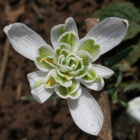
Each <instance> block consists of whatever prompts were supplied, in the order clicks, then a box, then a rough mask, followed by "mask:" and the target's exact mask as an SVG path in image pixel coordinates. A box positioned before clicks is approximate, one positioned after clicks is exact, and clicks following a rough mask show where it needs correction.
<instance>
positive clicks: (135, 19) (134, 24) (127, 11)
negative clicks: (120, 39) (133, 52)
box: [92, 2, 140, 40]
mask: <svg viewBox="0 0 140 140" xmlns="http://www.w3.org/2000/svg"><path fill="white" fill-rule="evenodd" d="M92 17H94V18H99V19H100V20H103V19H105V18H108V17H119V18H123V19H127V20H128V21H129V27H128V32H127V35H126V37H125V40H126V39H131V38H133V37H135V36H136V35H137V34H138V33H139V32H140V11H139V9H137V8H136V7H135V6H134V4H133V3H130V2H121V3H120V2H119V3H115V4H111V5H109V6H106V7H103V8H101V9H100V10H98V11H96V12H95V13H94V15H93V16H92Z"/></svg>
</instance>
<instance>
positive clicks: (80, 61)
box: [4, 17, 128, 135]
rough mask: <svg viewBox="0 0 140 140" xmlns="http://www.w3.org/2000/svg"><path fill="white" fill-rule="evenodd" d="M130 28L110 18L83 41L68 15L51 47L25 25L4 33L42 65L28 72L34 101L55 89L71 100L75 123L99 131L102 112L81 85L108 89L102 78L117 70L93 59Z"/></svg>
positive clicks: (53, 33) (53, 36)
mask: <svg viewBox="0 0 140 140" xmlns="http://www.w3.org/2000/svg"><path fill="white" fill-rule="evenodd" d="M127 27H128V22H127V20H123V19H120V18H115V17H111V18H107V19H105V20H103V21H102V22H101V23H99V24H98V25H96V26H95V27H94V28H92V29H91V30H90V31H89V32H88V33H87V35H86V36H85V37H84V38H83V39H81V40H79V37H78V31H77V27H76V24H75V21H74V20H73V18H68V19H67V20H66V21H65V24H60V25H57V26H55V27H53V28H52V30H51V41H52V45H53V48H52V47H51V46H50V45H48V44H46V43H45V41H44V40H43V39H42V38H41V37H40V36H39V35H38V34H37V33H35V32H34V31H32V30H31V29H29V28H28V27H27V26H26V25H24V24H22V23H14V24H11V25H8V26H6V27H5V28H4V32H5V33H6V34H7V36H8V38H9V40H10V42H11V44H12V46H13V48H14V49H15V50H16V51H17V52H18V53H20V54H21V55H23V56H24V57H26V58H28V59H31V60H33V61H34V62H35V65H36V66H37V68H38V69H39V71H36V72H33V73H30V74H28V75H27V77H28V80H29V83H30V86H31V94H32V95H33V97H34V99H35V100H36V101H38V102H39V103H43V102H45V101H46V100H47V99H48V98H49V97H50V96H51V95H52V94H53V92H54V91H55V92H56V94H57V95H58V96H59V97H61V98H63V99H67V102H68V106H69V109H70V112H71V115H72V117H73V120H74V121H75V123H76V124H77V126H78V127H79V128H80V129H82V130H83V131H84V132H87V133H89V134H92V135H98V133H99V132H100V130H101V128H102V124H103V114H102V111H101V109H100V107H99V105H98V104H97V102H96V101H95V99H94V98H93V97H92V96H91V95H90V93H89V92H88V91H87V90H86V89H85V88H84V87H83V86H82V85H80V83H82V84H83V85H84V86H86V87H87V88H89V89H92V90H95V91H99V90H101V89H102V88H103V87H104V79H103V78H106V79H108V78H110V77H111V76H112V75H113V73H114V72H113V71H112V70H110V69H108V68H106V67H104V66H101V65H97V64H92V62H94V61H96V60H97V59H98V58H99V57H100V55H102V54H104V53H106V52H108V51H109V50H111V49H112V48H114V47H115V46H117V45H118V44H119V43H120V42H121V41H122V40H123V38H124V36H125V35H126V32H127Z"/></svg>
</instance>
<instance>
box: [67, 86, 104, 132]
mask: <svg viewBox="0 0 140 140" xmlns="http://www.w3.org/2000/svg"><path fill="white" fill-rule="evenodd" d="M67 102H68V105H69V110H70V112H71V116H72V118H73V120H74V122H75V123H76V125H77V126H78V127H79V128H80V129H82V130H83V131H84V132H86V133H88V134H91V135H98V134H99V132H100V131H101V128H102V125H103V119H104V117H103V114H102V111H101V109H100V107H99V105H98V104H97V102H96V100H95V99H94V98H93V97H92V96H91V94H90V93H89V92H88V91H87V90H86V89H85V88H83V87H82V94H81V96H79V98H77V99H75V100H73V99H70V98H68V99H67Z"/></svg>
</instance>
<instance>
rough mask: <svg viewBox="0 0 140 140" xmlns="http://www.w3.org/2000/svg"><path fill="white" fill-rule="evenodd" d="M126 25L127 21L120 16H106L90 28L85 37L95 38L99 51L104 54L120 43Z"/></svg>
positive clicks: (125, 31) (125, 30)
mask: <svg viewBox="0 0 140 140" xmlns="http://www.w3.org/2000/svg"><path fill="white" fill-rule="evenodd" d="M128 25H129V24H128V21H127V20H124V19H121V18H117V17H110V18H106V19H105V20H103V21H101V22H100V23H99V24H97V25H96V26H95V27H94V28H92V29H91V30H90V31H89V32H88V33H87V35H86V36H85V37H93V38H95V39H96V43H97V44H100V47H101V48H100V51H101V52H100V53H101V54H104V53H106V52H108V51H109V50H111V49H113V48H114V47H115V46H117V45H118V44H120V42H121V41H122V40H123V39H124V37H125V35H126V33H127V28H128Z"/></svg>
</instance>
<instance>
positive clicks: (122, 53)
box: [105, 46, 134, 67]
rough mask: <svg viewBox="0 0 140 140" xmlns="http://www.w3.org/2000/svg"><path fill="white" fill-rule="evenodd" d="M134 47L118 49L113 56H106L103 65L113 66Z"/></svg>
mask: <svg viewBox="0 0 140 140" xmlns="http://www.w3.org/2000/svg"><path fill="white" fill-rule="evenodd" d="M133 49H134V47H132V46H130V47H127V48H125V49H123V50H122V51H120V52H119V53H117V54H116V55H115V56H113V57H111V58H107V59H105V65H106V66H108V67H110V66H113V65H115V64H117V63H119V62H120V61H121V60H123V59H124V58H125V57H126V56H127V55H128V54H129V53H130V52H131V51H132V50H133Z"/></svg>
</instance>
